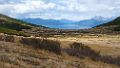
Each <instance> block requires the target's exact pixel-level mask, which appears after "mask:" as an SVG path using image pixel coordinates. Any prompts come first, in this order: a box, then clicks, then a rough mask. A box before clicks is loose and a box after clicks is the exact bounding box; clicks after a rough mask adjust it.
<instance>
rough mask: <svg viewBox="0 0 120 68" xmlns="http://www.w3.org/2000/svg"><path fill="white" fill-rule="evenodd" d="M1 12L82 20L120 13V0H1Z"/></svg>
mask: <svg viewBox="0 0 120 68" xmlns="http://www.w3.org/2000/svg"><path fill="white" fill-rule="evenodd" d="M0 13H3V14H6V15H9V16H12V17H16V18H44V19H68V20H82V19H89V18H92V17H94V16H103V17H112V16H119V15H120V0H0Z"/></svg>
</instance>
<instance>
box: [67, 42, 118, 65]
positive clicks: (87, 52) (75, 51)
mask: <svg viewBox="0 0 120 68" xmlns="http://www.w3.org/2000/svg"><path fill="white" fill-rule="evenodd" d="M66 52H67V53H68V54H69V55H72V56H76V57H79V58H81V57H82V58H85V57H89V58H90V59H92V60H93V61H101V62H104V63H108V64H114V65H118V66H120V56H118V57H116V58H113V57H111V56H107V55H104V56H102V55H100V54H99V52H96V51H94V50H92V49H91V48H90V47H88V46H85V45H84V44H82V43H76V42H74V43H73V44H71V45H70V49H67V50H66Z"/></svg>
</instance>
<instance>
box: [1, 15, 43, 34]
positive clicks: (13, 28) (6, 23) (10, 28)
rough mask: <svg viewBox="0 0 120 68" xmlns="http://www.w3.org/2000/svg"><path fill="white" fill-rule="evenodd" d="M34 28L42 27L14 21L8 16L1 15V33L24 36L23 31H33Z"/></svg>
mask: <svg viewBox="0 0 120 68" xmlns="http://www.w3.org/2000/svg"><path fill="white" fill-rule="evenodd" d="M34 27H41V28H44V27H42V26H38V25H35V24H31V23H27V22H24V21H22V20H18V19H14V18H11V17H8V16H6V15H3V14H0V33H6V34H14V35H22V36H23V35H24V36H27V34H26V33H24V32H23V31H22V30H23V29H32V28H34Z"/></svg>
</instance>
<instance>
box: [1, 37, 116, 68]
mask: <svg viewBox="0 0 120 68" xmlns="http://www.w3.org/2000/svg"><path fill="white" fill-rule="evenodd" d="M0 39H1V41H0V52H1V54H0V64H1V65H0V67H3V68H9V67H12V68H19V67H22V68H29V67H32V68H36V67H38V68H41V67H43V68H47V67H50V68H100V67H102V68H117V66H116V65H117V64H114V63H117V62H118V61H117V59H116V58H112V57H110V56H101V55H100V54H99V52H97V51H95V50H93V49H91V48H90V47H88V46H86V45H84V44H82V43H72V44H71V45H70V47H69V48H66V50H65V49H63V48H62V47H61V45H60V42H59V41H54V40H48V39H38V38H26V37H20V38H19V40H18V39H17V38H16V37H14V36H10V35H5V37H3V36H2V38H0ZM11 39H12V40H13V41H11ZM16 40H18V42H16ZM101 57H102V58H101ZM111 61H114V62H113V63H111Z"/></svg>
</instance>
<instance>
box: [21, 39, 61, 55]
mask: <svg viewBox="0 0 120 68" xmlns="http://www.w3.org/2000/svg"><path fill="white" fill-rule="evenodd" d="M21 43H22V44H25V45H31V46H33V47H35V48H39V49H45V50H48V51H51V52H54V53H56V54H61V47H60V42H58V41H53V40H48V39H37V38H22V39H21Z"/></svg>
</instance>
